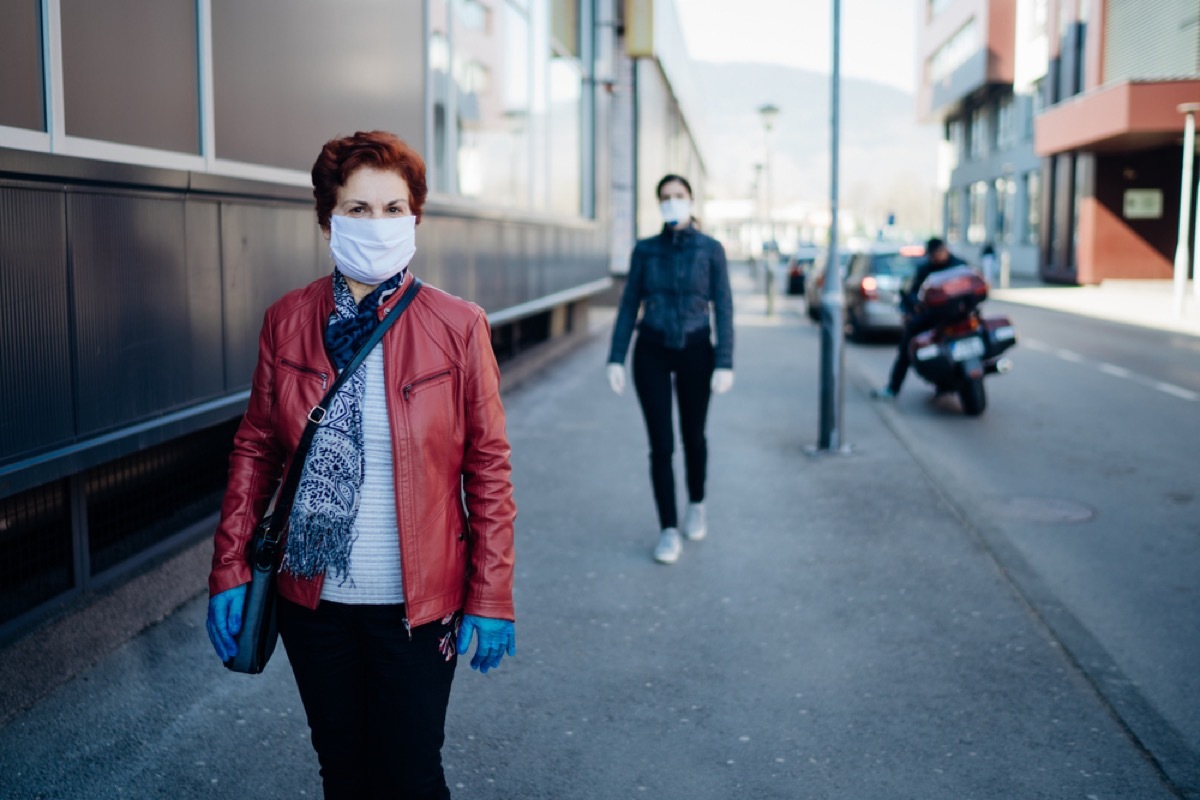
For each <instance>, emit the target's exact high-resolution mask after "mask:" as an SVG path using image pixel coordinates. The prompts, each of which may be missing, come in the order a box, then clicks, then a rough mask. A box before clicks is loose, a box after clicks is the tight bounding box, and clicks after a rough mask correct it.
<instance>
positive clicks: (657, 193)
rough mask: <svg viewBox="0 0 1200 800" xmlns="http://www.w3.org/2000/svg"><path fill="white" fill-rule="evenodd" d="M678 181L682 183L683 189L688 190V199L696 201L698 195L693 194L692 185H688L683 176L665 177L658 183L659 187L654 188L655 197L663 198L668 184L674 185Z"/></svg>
mask: <svg viewBox="0 0 1200 800" xmlns="http://www.w3.org/2000/svg"><path fill="white" fill-rule="evenodd" d="M676 181H678V182H679V183H682V184H683V188H685V189H687V193H688V197H690V198H692V199H693V200H694V199H696V195H694V194H693V193H692V185H691V184H690V183H688V181H687V178H685V177H683V176H682V175H671V174H668V175H664V176H663V179H662V180H661V181H659V182H658V186H656V187H654V196H655V197H662V190H663V187H664V186H666V185H667V184H668V183H674V182H676Z"/></svg>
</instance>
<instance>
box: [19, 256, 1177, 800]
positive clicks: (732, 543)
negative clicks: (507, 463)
mask: <svg viewBox="0 0 1200 800" xmlns="http://www.w3.org/2000/svg"><path fill="white" fill-rule="evenodd" d="M746 283H747V280H745V279H743V277H742V276H738V279H737V281H736V289H737V298H736V300H737V345H736V354H735V359H736V360H735V366H736V374H737V383H736V385H735V387H734V390H733V391H732V392H731V393H730V394H728V395H724V396H721V397H718V398H716V399H714V402H713V408H712V413H711V417H710V424H709V449H710V459H711V464H710V473H709V495H708V507H709V527H710V536H709V538H708V539H707V540H705V541H704V542H700V543H686V545H685V549H684V554H683V557H682V558H681V560H680V562H679V563H678V564H677V565H675V566H672V567H663V566H660V565H657V564H655V563H654V562H653V561H652V560H651V558H650V552H651V549H652V548H653V545H654V542H655V539H656V534H657V531H656V530H655V528H656V526H655V520H654V511H653V503H652V501H651V499H650V487H649V479H648V476H647V474H646V473H647V470H646V443H645V432H644V428H643V426H642V421H641V418H640V414H639V412H638V408H637V403H636V400H635V398H634V397H633V396H632V392H630V391H627V392H626V394H625V396H623V397H616V396H614V395H612V394H611V393H610V392H609V391H608V388H607V384H606V383H605V380H604V369H603V365H604V360H605V356H606V352H607V326H606V325H604V324H603V322H602V321H601V322H598V324H597V327H596V330H595V331H594V333H595V335H594V336H593V338H592V340H591V341H590V342H589V343H587V344H585V345H584V346H582V347H581V348H580V349H579V350H578V351H576V352H575V353H573V354H571V355H570V356H568V357H567V358H565V359H564V360H562V361H561V362H559V363H557V364H556V365H554V366H553V367H551V368H550V369H548V370H546V372H545V374H544V375H542V376H541V377H540V378H539V379H537V380H531V381H528V382H526V383H524V384H522V385H521V386H519V387H518V388H516V389H515V390H514V391H512V392H510V393H508V394H507V395H506V399H505V403H506V407H507V410H508V420H509V433H510V438H511V441H512V445H513V454H514V455H513V465H514V481H515V485H516V491H517V505H518V509H519V519H518V552H517V558H518V561H517V566H518V571H517V609H518V621H517V642H518V650H517V655H516V657H514V658H512V659H506V660H505V662H504V665H503V666H502V668H501V669H500V670H499V671H497V672H494V673H490V674H489V675H487V676H480V675H478V674H477V673H473V672H471V671H470V670H469V669H468V668H467V667H466V665H465V662H464V663H461V664H460V669H459V674H458V676H457V678H456V686H455V689H454V694H453V697H452V700H451V707H450V713H449V721H448V727H447V740H446V746H445V749H444V758H445V763H446V769H447V777H448V779H449V782H450V787H451V790H452V791H453V792H454V796H455V798H456V800H501V799H507V800H537V799H539V798H544V799H545V800H574V799H576V798H577V799H579V800H610V799H611V800H628V798H648V799H649V800H685V799H686V800H731V798H753V800H824V799H826V798H827V799H828V800H841V799H842V798H885V797H886V798H920V799H921V800H943V799H944V800H963V799H964V798H976V799H977V800H983V799H994V800H1011V798H1033V797H1080V798H1084V797H1089V796H1094V797H1097V798H1112V797H1136V798H1139V800H1153V799H1154V798H1163V800H1167V798H1170V797H1172V794H1171V793H1170V792H1169V791H1168V790H1167V789H1166V788H1165V787H1164V786H1163V784H1162V783H1161V781H1160V779H1159V777H1158V775H1157V774H1156V773H1155V772H1154V770H1153V769H1152V767H1151V766H1150V765H1149V764H1148V763H1147V761H1146V760H1145V759H1144V758H1143V756H1142V754H1141V753H1139V752H1138V751H1137V749H1136V748H1135V747H1134V746H1133V744H1131V743H1130V741H1129V739H1128V737H1127V736H1126V735H1125V732H1124V731H1123V730H1122V728H1121V726H1120V723H1119V722H1118V721H1116V720H1114V719H1113V717H1112V716H1111V715H1110V713H1109V711H1108V710H1107V709H1106V708H1105V707H1104V706H1103V705H1102V704H1101V703H1100V702H1099V700H1098V699H1097V697H1096V696H1095V694H1094V693H1093V692H1092V690H1091V689H1090V687H1089V685H1088V684H1087V682H1086V681H1085V680H1083V679H1082V678H1081V676H1080V675H1079V673H1078V672H1077V671H1076V668H1075V667H1074V666H1073V665H1072V663H1071V662H1070V661H1069V659H1068V658H1067V656H1066V655H1065V654H1064V653H1063V652H1062V651H1061V649H1060V648H1059V646H1058V645H1057V643H1056V642H1054V641H1053V640H1052V639H1050V638H1049V636H1048V634H1047V632H1046V631H1045V629H1044V628H1042V627H1041V626H1040V624H1039V623H1038V622H1037V620H1036V618H1035V617H1034V615H1032V614H1031V613H1030V611H1029V609H1028V608H1027V607H1026V606H1025V604H1024V601H1023V600H1022V599H1021V598H1020V596H1019V595H1018V593H1017V592H1016V591H1015V590H1014V589H1013V587H1012V585H1011V584H1010V583H1009V580H1008V578H1007V577H1006V576H1005V574H1004V571H1003V570H1002V569H1001V568H1000V567H999V566H998V565H997V564H996V563H995V562H994V561H993V560H992V556H991V555H990V554H989V552H988V551H987V549H986V547H985V546H984V545H983V544H982V542H981V541H980V540H979V539H978V538H977V534H976V533H975V532H974V531H973V530H971V529H970V527H969V526H968V525H966V524H965V523H964V521H963V520H962V519H960V518H959V517H958V516H957V514H956V513H955V511H954V509H953V507H952V505H951V504H949V503H947V502H946V501H945V499H944V498H943V496H942V494H941V489H940V488H939V487H938V486H936V485H935V484H933V483H932V482H931V481H930V480H929V478H928V477H927V476H926V475H925V474H924V473H923V472H922V471H921V470H920V469H919V468H917V467H916V465H915V464H914V462H913V459H912V457H911V455H910V454H909V453H908V452H907V451H906V450H905V449H904V447H903V446H902V445H901V444H900V443H899V442H898V441H897V439H896V437H895V436H894V435H893V433H892V432H891V431H890V429H889V428H888V427H887V425H886V422H885V420H884V419H883V418H882V417H881V415H880V414H879V413H877V409H876V407H875V406H873V405H872V404H871V402H870V401H869V400H867V399H866V398H865V396H863V395H862V393H859V392H847V394H846V398H845V414H846V419H847V426H848V427H852V428H853V430H854V432H855V436H854V440H855V451H854V453H853V454H852V455H849V456H825V457H817V458H813V457H809V456H807V455H805V447H806V446H807V445H810V444H812V443H813V442H814V441H815V438H816V435H817V428H818V422H817V420H818V402H819V390H818V379H817V375H818V364H819V358H820V353H819V351H820V345H819V338H820V335H819V331H818V330H817V328H816V327H814V326H812V325H811V324H809V323H808V322H807V321H806V320H804V319H802V318H801V317H800V316H799V314H798V313H796V310H795V309H794V308H793V307H792V306H791V305H790V304H786V303H785V304H780V305H779V306H778V313H776V314H774V315H771V316H768V315H766V314H765V313H764V312H765V307H764V303H763V301H762V298H761V297H760V296H757V295H753V294H749V293H748V291H747V290H748V286H747V285H746ZM598 319H599V320H602V319H603V317H598ZM678 460H679V458H678V456H677V462H678ZM207 547H208V545H207V544H203V545H199V546H197V548H196V550H197V551H205V550H206V549H207ZM195 561H196V563H197V565H199V564H202V562H203V559H195ZM194 572H195V574H192V575H190V578H187V580H190V581H192V585H193V586H194V587H195V588H194V591H195V594H194V596H193V598H192V599H191V600H189V601H187V602H186V603H185V604H184V605H183V606H182V607H180V608H179V609H178V610H177V611H176V612H175V613H172V614H170V615H169V616H167V617H166V619H164V620H163V621H162V622H161V623H159V624H156V625H153V626H151V627H149V628H146V629H145V630H143V631H141V632H140V633H138V634H137V635H134V636H132V638H130V639H129V640H128V641H127V642H126V643H125V644H123V645H122V646H120V647H119V648H118V649H116V650H114V651H113V652H110V653H106V654H103V655H101V656H99V657H98V660H97V661H96V663H95V664H94V665H93V666H90V667H89V668H87V669H85V670H84V671H83V672H81V673H80V674H78V675H77V676H76V677H75V678H74V680H71V681H70V682H68V683H66V684H64V685H62V686H60V687H59V688H58V689H56V690H55V691H53V692H51V693H50V694H49V695H48V696H46V697H44V698H43V699H42V700H41V701H40V702H38V703H37V704H36V705H34V706H33V707H32V708H29V709H28V710H25V711H23V712H22V713H20V714H17V715H16V716H14V717H13V718H12V719H10V720H9V722H8V723H7V724H4V725H3V726H2V727H0V764H3V768H2V769H0V797H3V798H5V799H6V800H8V798H13V800H24V799H25V798H35V797H53V798H56V800H73V799H74V798H80V799H81V800H82V798H88V799H89V800H91V799H92V798H109V797H136V798H152V797H163V798H193V797H204V798H230V799H231V800H232V799H233V798H237V800H250V798H258V797H262V798H271V797H288V798H293V797H300V796H309V797H314V796H319V794H320V792H319V781H318V779H317V765H316V759H315V757H314V756H313V754H312V752H311V749H310V748H309V745H308V740H307V727H306V725H305V723H304V718H303V712H302V709H301V707H300V705H299V700H298V698H297V697H296V693H295V689H294V686H293V684H292V682H291V675H290V671H289V669H288V667H287V664H286V653H285V652H283V651H279V653H278V654H277V655H276V657H275V659H274V660H273V661H272V663H271V664H270V666H269V667H268V669H267V671H266V672H265V673H264V674H263V675H261V676H255V677H247V676H238V675H232V674H229V673H227V672H225V671H224V670H223V669H221V667H220V666H219V665H218V664H217V662H216V659H215V657H214V656H213V655H212V652H211V648H210V646H209V644H208V642H207V639H206V636H205V633H204V627H203V616H204V607H205V598H204V596H203V595H202V588H203V583H204V574H203V568H202V567H197V568H196V569H195V570H194ZM130 606H131V607H135V606H136V603H131V604H130ZM44 668H45V665H44V664H39V663H37V660H36V658H35V657H29V658H25V659H23V660H21V661H19V662H14V661H13V660H12V659H6V658H5V654H4V653H3V652H0V672H4V673H6V674H7V675H8V676H9V677H10V678H11V677H13V676H14V675H15V674H17V673H19V672H21V671H28V672H31V673H32V672H35V671H37V670H41V669H44ZM246 775H253V776H255V777H254V779H253V780H251V781H248V780H247V779H245V778H244V777H243V776H246Z"/></svg>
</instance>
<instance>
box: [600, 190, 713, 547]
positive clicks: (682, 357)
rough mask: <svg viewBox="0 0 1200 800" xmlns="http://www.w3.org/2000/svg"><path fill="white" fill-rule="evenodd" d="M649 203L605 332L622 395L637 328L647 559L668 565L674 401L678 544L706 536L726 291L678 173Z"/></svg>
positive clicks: (672, 530)
mask: <svg viewBox="0 0 1200 800" xmlns="http://www.w3.org/2000/svg"><path fill="white" fill-rule="evenodd" d="M657 195H658V201H659V204H660V209H661V211H662V215H663V220H664V225H663V229H662V232H660V233H659V234H658V235H657V236H653V237H650V238H649V239H642V240H640V241H639V242H638V243H637V246H636V247H634V249H633V256H632V257H631V258H630V262H629V276H628V279H627V281H626V283H625V289H624V291H623V293H622V294H621V304H620V306H619V308H618V311H617V320H616V323H615V324H614V326H613V334H612V347H611V348H610V350H609V356H608V382H609V385H610V386H611V387H612V390H613V391H614V392H616V393H617V394H621V393H622V392H623V391H624V390H625V367H624V363H625V354H626V352H627V351H628V350H629V342H630V339H631V338H632V337H633V333H634V329H635V327H636V329H637V343H636V344H635V345H634V347H633V383H634V388H635V389H636V390H637V396H638V401H639V402H640V403H641V407H642V414H643V416H644V417H645V420H646V433H647V435H648V436H649V439H650V482H651V485H652V487H653V489H654V502H655V504H656V505H657V508H658V521H659V527H660V530H661V533H660V534H659V539H658V545H657V547H655V548H654V559H655V560H656V561H658V562H659V563H662V564H674V563H675V562H676V561H678V560H679V555H680V553H681V552H682V549H683V542H682V539H681V537H680V532H679V521H678V511H677V509H676V505H675V471H674V468H673V466H672V463H671V462H672V457H673V454H674V451H675V427H674V422H673V421H672V417H673V414H672V394H674V399H675V401H676V402H677V403H678V405H679V427H680V432H681V434H682V439H683V453H684V467H685V470H686V476H687V492H688V500H689V502H688V507H687V514H686V516H685V517H684V522H683V536H685V537H687V538H688V539H690V540H692V541H699V540H701V539H703V538H704V537H705V535H706V534H707V532H708V522H707V519H706V515H705V509H704V484H705V478H706V473H707V469H708V444H707V440H706V439H705V435H704V426H705V421H706V419H707V417H708V404H709V399H710V398H711V396H712V393H713V392H716V393H717V394H723V393H725V392H727V391H729V390H730V389H731V388H733V293H732V292H731V291H730V288H729V271H728V268H727V266H726V263H725V249H724V248H723V247H721V243H720V242H718V241H717V240H716V239H713V238H712V237H709V236H706V235H704V234H703V233H701V232H700V231H699V230H698V229H697V227H696V225H695V220H694V218H693V217H692V187H691V184H689V183H688V182H687V180H686V179H684V178H682V177H680V176H678V175H667V176H666V177H664V178H663V179H662V180H661V181H659V182H658V189H657ZM639 310H640V311H641V320H640V321H639V320H638V312H639ZM714 318H715V321H716V347H715V348H714V346H713V341H712V339H713V330H712V322H711V320H712V319H714ZM672 379H673V380H672Z"/></svg>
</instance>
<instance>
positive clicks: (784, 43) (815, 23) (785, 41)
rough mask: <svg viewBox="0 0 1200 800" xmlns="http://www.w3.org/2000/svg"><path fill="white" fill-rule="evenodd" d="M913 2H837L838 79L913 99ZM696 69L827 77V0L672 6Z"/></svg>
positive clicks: (689, 1) (702, 1)
mask: <svg viewBox="0 0 1200 800" xmlns="http://www.w3.org/2000/svg"><path fill="white" fill-rule="evenodd" d="M917 2H919V0H842V2H841V16H842V25H841V28H842V31H841V33H842V37H841V38H842V47H841V61H842V75H843V76H847V77H853V78H866V79H867V80H873V81H878V82H879V83H886V84H888V85H890V86H896V87H898V88H900V89H904V90H905V91H908V92H912V91H914V86H915V82H916V64H915V62H914V58H915V53H916V32H917V12H916V5H917ZM675 5H676V8H677V9H678V11H679V19H680V23H681V24H682V26H683V34H684V37H685V38H686V39H687V46H688V53H689V55H691V57H692V58H693V59H695V60H697V61H756V62H767V63H773V64H785V65H787V66H791V67H800V68H802V69H808V70H813V71H816V72H824V73H826V74H828V73H829V71H830V69H831V67H832V63H833V56H832V51H833V31H832V28H831V24H832V23H831V19H832V16H833V0H675Z"/></svg>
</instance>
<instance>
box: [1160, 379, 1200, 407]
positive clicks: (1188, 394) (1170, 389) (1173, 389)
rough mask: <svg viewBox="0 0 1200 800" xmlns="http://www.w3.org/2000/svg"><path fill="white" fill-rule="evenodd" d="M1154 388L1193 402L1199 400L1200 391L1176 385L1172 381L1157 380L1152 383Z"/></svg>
mask: <svg viewBox="0 0 1200 800" xmlns="http://www.w3.org/2000/svg"><path fill="white" fill-rule="evenodd" d="M1154 388H1155V389H1158V390H1159V391H1160V392H1166V393H1167V394H1169V395H1172V396H1173V397H1178V398H1180V399H1182V400H1191V401H1192V402H1193V403H1196V402H1200V392H1193V391H1192V390H1191V389H1184V388H1183V387H1182V386H1176V385H1175V384H1173V383H1164V382H1163V381H1157V382H1155V384H1154Z"/></svg>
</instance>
